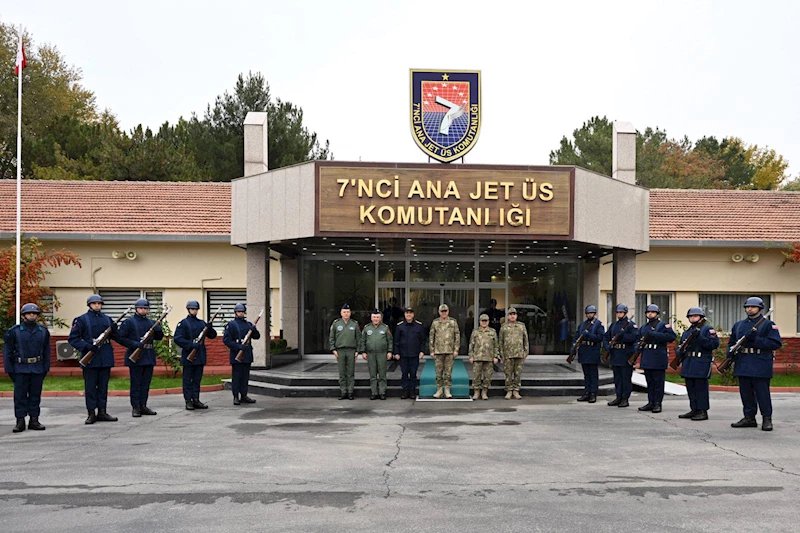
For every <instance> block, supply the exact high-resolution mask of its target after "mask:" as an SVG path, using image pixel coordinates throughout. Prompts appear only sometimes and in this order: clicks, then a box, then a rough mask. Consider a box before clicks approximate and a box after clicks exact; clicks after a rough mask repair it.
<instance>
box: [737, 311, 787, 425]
mask: <svg viewBox="0 0 800 533" xmlns="http://www.w3.org/2000/svg"><path fill="white" fill-rule="evenodd" d="M749 305H752V306H754V307H759V308H761V309H762V310H763V309H764V302H763V301H762V300H761V298H749V299H748V300H747V302H745V307H748V306H749ZM760 318H761V313H760V312H759V313H758V314H756V315H754V316H749V317H747V318H746V319H744V320H740V321H739V322H737V323H736V324H734V325H733V329H732V330H731V336H730V339H729V340H728V350H730V348H731V347H732V346H733V345H734V344H736V342H737V341H738V340H739V339H740V338H742V337H745V338H746V339H747V340H745V341H744V343H743V344H742V349H741V350H739V353H738V354H737V355H736V356H735V357H736V359H735V362H734V367H733V374H734V375H735V376H736V377H738V378H739V395H740V396H741V398H742V406H743V411H744V418H743V419H742V420H740V421H739V422H735V423H734V424H731V425H732V426H733V427H757V426H758V423H757V422H756V413H757V412H758V410H759V409H760V410H761V416H762V417H763V423H762V425H761V429H763V430H764V431H771V430H772V398H771V397H770V393H769V382H770V380H771V379H772V365H773V362H774V361H775V350H778V349H780V347H781V346H782V345H783V341H782V340H781V334H780V331H778V326H776V325H775V323H774V322H772V321H771V320H765V321H764V323H763V324H761V326H760V327H759V328H758V330H756V331H752V330H753V327H754V326H755V325H756V323H757V322H758V321H759V319H760ZM729 355H730V354H729Z"/></svg>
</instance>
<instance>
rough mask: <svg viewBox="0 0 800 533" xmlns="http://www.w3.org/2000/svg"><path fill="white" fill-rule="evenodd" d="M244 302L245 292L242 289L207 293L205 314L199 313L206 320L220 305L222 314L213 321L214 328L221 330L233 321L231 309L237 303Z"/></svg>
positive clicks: (245, 299) (245, 300) (245, 298)
mask: <svg viewBox="0 0 800 533" xmlns="http://www.w3.org/2000/svg"><path fill="white" fill-rule="evenodd" d="M245 302H247V291H246V290H244V289H243V290H236V291H208V292H206V309H205V312H201V314H202V315H203V316H205V317H206V318H207V319H208V318H211V315H213V314H214V312H215V311H216V310H217V308H218V307H219V306H220V305H221V306H222V312H221V313H220V315H219V316H218V317H217V319H216V320H215V321H214V327H215V328H216V327H220V328H221V327H224V326H225V324H227V323H228V322H230V321H231V320H233V307H234V306H235V305H236V304H238V303H245ZM201 311H202V310H201Z"/></svg>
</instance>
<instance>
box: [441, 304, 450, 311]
mask: <svg viewBox="0 0 800 533" xmlns="http://www.w3.org/2000/svg"><path fill="white" fill-rule="evenodd" d="M449 310H450V308H449V307H447V304H442V305H440V306H439V311H449Z"/></svg>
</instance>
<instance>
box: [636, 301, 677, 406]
mask: <svg viewBox="0 0 800 533" xmlns="http://www.w3.org/2000/svg"><path fill="white" fill-rule="evenodd" d="M660 314H661V310H660V309H659V308H658V306H657V305H652V304H651V305H648V306H647V308H646V309H645V316H646V317H647V323H646V324H643V325H642V327H640V328H639V342H644V345H643V347H642V360H641V362H640V363H639V368H641V369H642V370H644V377H645V379H646V380H647V404H645V405H643V406H641V407H640V408H639V410H640V411H652V412H654V413H660V412H661V402H662V401H663V400H664V381H665V380H666V377H667V365H668V364H669V352H668V351H667V344H669V343H670V342H673V341H674V340H675V339H676V338H677V335H676V334H675V331H674V330H673V329H672V326H670V325H669V323H667V322H661V321H660V320H659V319H658V315H660Z"/></svg>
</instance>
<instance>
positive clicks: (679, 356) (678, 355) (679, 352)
mask: <svg viewBox="0 0 800 533" xmlns="http://www.w3.org/2000/svg"><path fill="white" fill-rule="evenodd" d="M705 323H706V317H703V318H701V319H700V320H698V321H697V322H696V323H694V324H693V325H692V327H693V328H694V329H693V330H692V332H691V333H690V334H689V336H688V337H686V340H684V341H683V342H682V343H681V345H680V346H679V347H678V348H677V349H676V350H675V359H673V360H672V361H670V363H669V366H670V368H672V370H678V367H679V366H681V363H683V360H684V359H686V356H685V355H683V354H685V353H686V350H688V349H689V345H690V344H692V341H694V340H695V339H696V338H697V336H698V335H700V328H702V327H703V324H705Z"/></svg>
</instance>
